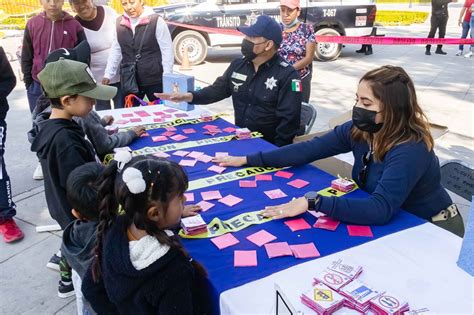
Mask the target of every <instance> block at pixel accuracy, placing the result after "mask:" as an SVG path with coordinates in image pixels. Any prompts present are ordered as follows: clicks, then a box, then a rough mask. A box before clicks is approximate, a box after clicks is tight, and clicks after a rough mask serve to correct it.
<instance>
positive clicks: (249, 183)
mask: <svg viewBox="0 0 474 315" xmlns="http://www.w3.org/2000/svg"><path fill="white" fill-rule="evenodd" d="M239 187H241V188H255V187H257V182H256V181H254V180H239Z"/></svg>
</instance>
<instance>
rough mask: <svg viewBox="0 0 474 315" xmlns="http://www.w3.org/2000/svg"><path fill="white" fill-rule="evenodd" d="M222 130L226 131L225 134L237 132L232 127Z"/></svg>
mask: <svg viewBox="0 0 474 315" xmlns="http://www.w3.org/2000/svg"><path fill="white" fill-rule="evenodd" d="M222 130H224V131H225V132H229V133H231V132H235V128H232V127H227V128H224V129H222Z"/></svg>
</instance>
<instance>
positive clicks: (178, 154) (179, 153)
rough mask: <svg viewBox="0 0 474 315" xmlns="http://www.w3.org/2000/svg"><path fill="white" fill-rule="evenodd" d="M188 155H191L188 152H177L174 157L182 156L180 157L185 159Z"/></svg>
mask: <svg viewBox="0 0 474 315" xmlns="http://www.w3.org/2000/svg"><path fill="white" fill-rule="evenodd" d="M188 154H189V152H188V151H183V150H179V151H176V152H175V153H173V155H176V156H180V157H185V156H186V155H188Z"/></svg>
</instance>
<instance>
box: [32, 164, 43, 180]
mask: <svg viewBox="0 0 474 315" xmlns="http://www.w3.org/2000/svg"><path fill="white" fill-rule="evenodd" d="M33 179H35V180H42V179H43V169H42V168H41V164H40V163H38V166H36V169H35V172H34V173H33Z"/></svg>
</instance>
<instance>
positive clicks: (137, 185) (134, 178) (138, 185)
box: [122, 167, 146, 194]
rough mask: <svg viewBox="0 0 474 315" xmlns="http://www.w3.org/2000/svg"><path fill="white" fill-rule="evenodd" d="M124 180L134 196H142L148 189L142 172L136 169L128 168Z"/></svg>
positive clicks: (123, 175)
mask: <svg viewBox="0 0 474 315" xmlns="http://www.w3.org/2000/svg"><path fill="white" fill-rule="evenodd" d="M122 180H123V181H124V183H125V185H127V188H128V190H129V191H130V192H131V193H132V194H140V193H142V192H144V191H145V189H146V182H145V179H144V178H143V174H142V172H140V171H139V170H138V169H136V168H134V167H128V168H127V169H125V171H124V172H123V174H122Z"/></svg>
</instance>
